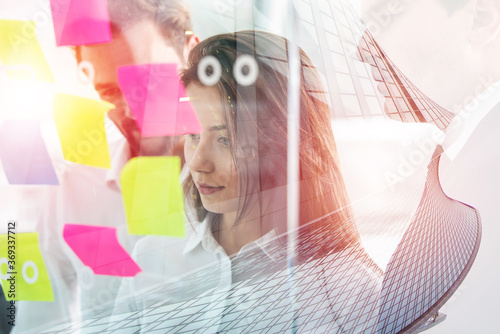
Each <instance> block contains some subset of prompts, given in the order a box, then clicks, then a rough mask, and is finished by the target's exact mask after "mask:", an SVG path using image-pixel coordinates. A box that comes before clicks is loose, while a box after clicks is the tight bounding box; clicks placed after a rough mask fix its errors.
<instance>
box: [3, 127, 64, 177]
mask: <svg viewBox="0 0 500 334" xmlns="http://www.w3.org/2000/svg"><path fill="white" fill-rule="evenodd" d="M0 160H1V161H2V166H3V169H4V171H5V175H6V176H7V180H8V181H9V183H10V184H53V185H57V184H59V182H58V181H57V176H56V173H55V171H54V167H53V166H52V162H51V161H50V157H49V153H48V151H47V147H46V146H45V142H44V141H43V138H42V134H41V132H40V122H39V121H18V120H16V121H4V122H3V123H2V124H1V125H0Z"/></svg>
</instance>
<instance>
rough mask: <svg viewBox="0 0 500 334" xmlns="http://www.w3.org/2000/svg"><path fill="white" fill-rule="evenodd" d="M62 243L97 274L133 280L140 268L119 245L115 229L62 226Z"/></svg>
mask: <svg viewBox="0 0 500 334" xmlns="http://www.w3.org/2000/svg"><path fill="white" fill-rule="evenodd" d="M63 237H64V241H66V243H67V244H68V246H69V247H71V249H72V250H73V252H75V254H76V256H78V258H79V259H80V260H81V261H82V262H83V264H85V265H86V266H88V267H90V268H91V269H92V270H93V271H94V273H95V274H97V275H108V276H119V277H133V276H135V275H137V273H140V272H141V268H139V266H138V265H137V264H136V263H135V262H134V260H132V258H131V257H130V255H129V254H128V253H127V251H126V250H125V249H123V247H122V246H121V245H120V243H119V242H118V238H117V236H116V228H114V227H103V226H90V225H77V224H65V225H64V230H63Z"/></svg>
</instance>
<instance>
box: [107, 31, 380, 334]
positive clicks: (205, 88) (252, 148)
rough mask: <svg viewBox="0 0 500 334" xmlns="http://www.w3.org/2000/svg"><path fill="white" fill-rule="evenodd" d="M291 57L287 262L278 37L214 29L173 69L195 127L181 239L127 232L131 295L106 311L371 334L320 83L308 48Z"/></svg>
mask: <svg viewBox="0 0 500 334" xmlns="http://www.w3.org/2000/svg"><path fill="white" fill-rule="evenodd" d="M245 57H246V60H245V61H244V62H242V61H241V59H245ZM299 57H300V64H301V67H300V68H301V69H300V92H298V93H299V94H300V116H299V140H300V145H299V160H298V161H297V164H298V167H299V180H298V182H299V189H300V194H299V203H298V206H299V207H298V212H299V217H298V221H299V228H298V229H297V230H296V231H293V232H294V234H293V235H294V236H296V239H295V240H293V241H294V244H296V245H297V249H296V254H297V257H296V261H295V262H294V267H292V268H290V267H289V263H288V262H287V242H289V241H290V238H287V234H288V233H290V232H291V231H287V200H286V198H287V192H288V185H287V157H288V153H287V124H288V117H287V115H288V113H287V103H288V102H287V99H288V91H287V87H288V85H287V82H288V73H289V64H288V53H287V40H286V39H284V38H282V37H279V36H277V35H273V34H270V33H265V32H258V31H242V32H237V33H234V34H223V35H217V36H213V37H211V38H208V39H206V40H205V41H203V42H201V43H200V44H198V45H197V46H196V47H194V48H193V50H192V51H191V52H190V54H189V59H188V65H187V68H185V69H184V70H183V71H182V73H181V79H182V81H183V83H184V86H185V87H186V92H187V94H188V96H189V98H190V101H191V104H192V105H193V107H194V110H195V111H196V114H197V116H198V119H199V121H200V124H201V127H202V131H201V133H195V134H190V135H188V138H187V139H186V142H185V146H184V154H185V158H186V166H187V168H188V176H187V177H186V178H185V180H184V191H185V198H186V210H187V213H188V216H189V217H190V218H191V219H190V222H189V224H188V225H187V226H188V227H187V228H188V229H189V231H190V232H189V236H188V237H187V239H185V240H179V239H172V238H165V237H155V236H148V237H146V238H144V239H142V240H141V241H139V242H138V244H137V246H136V249H135V252H134V253H135V254H134V256H135V258H136V260H137V261H138V263H139V265H140V266H141V268H142V269H143V273H141V274H139V275H137V276H136V277H135V278H133V279H132V282H127V281H125V282H124V284H122V292H121V293H120V295H121V297H122V298H123V297H132V299H128V300H124V299H121V300H120V301H119V302H118V303H119V304H118V305H117V308H121V309H122V311H120V312H124V311H125V310H126V311H137V310H144V312H143V313H141V314H142V316H141V320H140V323H141V326H142V328H143V330H145V331H146V329H147V328H149V327H148V326H151V323H150V320H147V319H151V321H153V322H158V323H161V324H162V325H161V326H163V327H161V326H160V327H157V328H164V329H165V331H166V332H168V331H175V330H179V329H181V328H184V327H185V326H188V327H189V328H193V329H195V330H199V331H201V332H225V331H229V332H231V331H236V332H239V331H242V330H246V329H249V328H253V327H254V326H255V324H256V323H260V324H261V325H262V324H265V326H268V327H269V326H273V325H272V324H273V323H281V324H284V325H283V326H281V327H279V329H278V327H276V328H274V327H272V328H274V329H271V330H270V331H271V332H276V331H278V332H281V331H282V330H287V328H290V329H293V328H294V329H295V330H299V331H306V328H310V327H311V326H312V328H313V329H314V328H323V329H324V330H323V331H322V332H330V331H333V332H335V331H342V332H344V331H357V330H361V329H362V330H368V331H370V329H373V326H374V324H375V322H376V318H377V313H376V308H377V298H376V296H378V291H379V288H378V287H379V283H380V271H379V269H378V268H377V267H376V265H374V264H373V262H372V261H371V260H370V258H369V257H368V256H367V255H366V252H364V250H363V248H362V247H361V245H360V242H359V238H358V235H357V232H356V228H355V224H354V221H353V219H352V216H351V212H350V208H349V201H348V198H347V195H346V189H345V186H344V182H343V179H342V175H341V172H340V168H339V162H338V158H337V152H336V147H335V142H334V138H333V133H332V128H331V115H330V112H329V108H328V105H327V104H326V103H324V102H322V101H321V99H322V98H323V95H324V92H323V90H322V88H321V81H320V78H319V76H318V74H317V71H316V69H315V68H314V67H313V65H312V63H311V61H310V60H309V58H308V57H307V55H306V54H305V53H304V52H302V51H300V53H299ZM207 59H209V61H208V63H209V64H211V65H208V66H205V65H203V64H204V62H206V60H207ZM239 59H240V61H239ZM214 60H215V61H216V62H215V63H214ZM242 63H243V65H241V64H242ZM235 64H236V65H235ZM219 65H220V71H218V67H219ZM235 71H239V72H235ZM256 71H257V72H256ZM219 73H220V77H219ZM213 76H216V78H218V80H217V81H216V82H214V81H215V80H207V78H209V79H210V78H212V79H213ZM242 78H243V79H242ZM249 78H252V79H249ZM146 287H149V288H147V289H146V290H144V288H146ZM250 301H252V302H250ZM120 304H121V305H120ZM123 305H125V306H128V307H126V308H125V310H124V309H123ZM285 306H286V307H285ZM151 309H155V310H158V311H157V312H160V311H161V310H163V311H161V312H165V313H167V314H166V315H165V317H164V318H162V319H163V320H152V319H153V318H147V317H145V316H144V314H146V313H148V312H149V310H151ZM174 310H175V311H174ZM120 312H118V313H120ZM157 312H154V313H157ZM178 312H180V313H181V314H183V316H182V317H178V316H177V315H176V314H177V313H178ZM316 312H317V314H321V316H320V317H319V318H320V319H319V318H318V316H316V315H315V314H316ZM115 313H117V312H116V311H115ZM299 314H301V315H300V316H299ZM186 315H188V316H187V318H186ZM361 316H362V318H359V317H361ZM304 317H305V318H304ZM273 319H274V320H273ZM306 319H309V320H307V321H306ZM314 319H316V320H314ZM318 319H319V320H318ZM359 319H362V320H359ZM237 328H239V329H237ZM269 328H271V327H269ZM269 328H267V329H266V330H269ZM264 329H265V328H264V327H263V328H262V330H264Z"/></svg>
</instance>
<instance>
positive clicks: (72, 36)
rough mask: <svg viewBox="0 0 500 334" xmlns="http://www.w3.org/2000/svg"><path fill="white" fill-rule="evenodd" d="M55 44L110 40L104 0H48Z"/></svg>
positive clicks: (90, 42)
mask: <svg viewBox="0 0 500 334" xmlns="http://www.w3.org/2000/svg"><path fill="white" fill-rule="evenodd" d="M50 9H51V10H52V21H53V24H54V32H55V34H56V43H57V46H63V45H73V46H75V45H86V44H96V43H107V42H109V41H111V29H110V24H109V13H108V7H107V3H106V0H84V1H83V0H50Z"/></svg>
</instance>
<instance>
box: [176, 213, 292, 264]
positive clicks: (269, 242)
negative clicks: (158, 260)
mask: <svg viewBox="0 0 500 334" xmlns="http://www.w3.org/2000/svg"><path fill="white" fill-rule="evenodd" d="M210 216H211V215H207V216H206V217H205V219H204V220H203V222H201V223H196V225H194V227H193V229H192V230H191V231H192V233H191V234H190V235H189V236H188V241H187V243H186V246H185V247H184V250H183V252H182V254H183V255H185V254H187V253H189V252H191V251H193V250H194V249H195V248H196V247H197V246H198V245H199V244H202V243H203V242H204V240H205V244H208V245H210V246H212V247H205V248H210V250H212V251H215V250H216V249H217V248H218V247H220V246H219V244H218V243H217V241H216V240H215V239H214V237H213V236H212V231H210V223H209V219H210V218H209V217H210ZM278 239H279V236H278V235H277V233H276V230H275V229H273V230H271V231H270V232H268V233H266V234H265V235H264V236H262V237H260V238H259V239H257V240H255V241H252V242H250V243H248V244H246V245H245V246H243V247H242V248H241V249H240V251H239V252H238V255H237V257H239V256H242V255H244V254H245V253H247V252H248V251H250V250H252V249H254V248H256V247H258V248H260V249H261V250H262V251H263V252H264V254H266V255H267V256H268V257H269V258H270V259H271V260H273V261H275V262H278V261H279V260H282V259H283V254H281V253H280V252H276V247H275V243H276V242H280V241H279V240H278Z"/></svg>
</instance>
